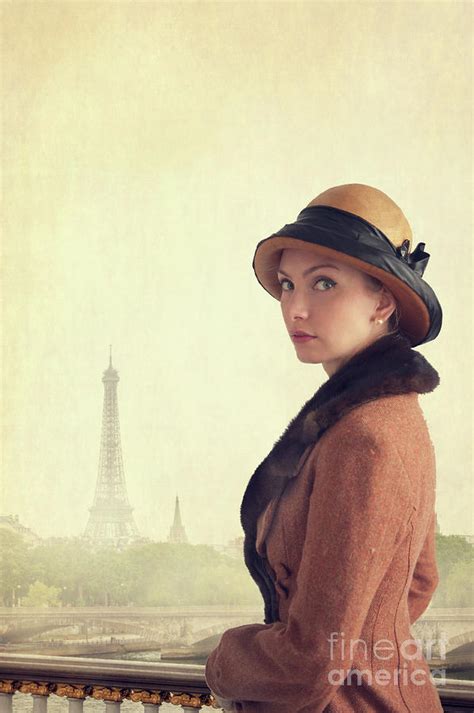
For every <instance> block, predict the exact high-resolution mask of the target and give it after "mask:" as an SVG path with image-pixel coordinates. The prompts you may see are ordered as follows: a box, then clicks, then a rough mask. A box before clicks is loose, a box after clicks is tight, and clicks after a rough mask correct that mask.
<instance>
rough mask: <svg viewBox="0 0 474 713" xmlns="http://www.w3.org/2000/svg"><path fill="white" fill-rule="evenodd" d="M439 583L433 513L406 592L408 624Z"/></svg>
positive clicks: (416, 617)
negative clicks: (408, 613)
mask: <svg viewBox="0 0 474 713" xmlns="http://www.w3.org/2000/svg"><path fill="white" fill-rule="evenodd" d="M438 584H439V572H438V567H437V564H436V521H435V513H434V511H433V515H432V517H431V520H430V524H429V528H428V532H427V535H426V539H425V542H424V544H423V548H422V550H421V552H420V555H419V557H418V560H417V563H416V566H415V570H414V572H413V579H412V582H411V585H410V591H409V593H408V610H409V612H410V624H413V623H414V622H415V621H416V620H417V619H418V618H419V617H420V616H421V615H422V614H423V612H424V611H425V609H426V608H427V606H428V604H429V603H430V601H431V599H432V597H433V594H434V592H435V590H436V588H437V586H438Z"/></svg>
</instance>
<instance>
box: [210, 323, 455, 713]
mask: <svg viewBox="0 0 474 713" xmlns="http://www.w3.org/2000/svg"><path fill="white" fill-rule="evenodd" d="M438 383H439V376H438V374H437V372H436V371H435V370H434V369H433V367H431V365H430V364H429V363H428V362H427V361H426V359H425V358H424V357H423V356H422V355H421V354H419V353H418V352H415V351H414V350H412V349H410V348H409V344H408V342H406V341H405V340H404V338H394V337H393V335H388V336H387V337H384V338H382V339H380V340H377V342H376V343H374V344H373V345H371V346H370V347H369V348H368V349H366V350H364V351H363V352H360V353H359V354H358V355H356V357H355V358H353V359H352V360H350V361H349V362H347V363H346V365H344V366H343V367H342V368H341V369H340V370H339V371H338V372H337V373H336V374H335V375H333V376H332V377H331V378H330V379H329V380H328V381H327V382H326V383H325V384H323V386H322V387H321V388H320V389H319V390H318V391H317V392H316V394H315V396H313V397H312V399H310V400H309V401H308V402H307V403H306V404H305V406H304V407H303V408H302V409H301V411H300V413H299V414H298V415H297V416H296V417H295V418H294V419H293V421H292V422H291V423H290V424H289V426H288V428H287V429H286V431H285V433H284V434H283V435H282V437H281V438H280V439H279V441H277V443H276V444H275V445H274V447H273V449H272V451H271V452H270V454H269V455H268V456H267V458H266V459H265V460H264V461H263V462H262V463H261V464H260V466H259V467H258V468H257V470H256V471H255V473H254V475H253V476H252V478H251V480H250V482H249V484H248V486H247V490H246V492H245V495H244V499H243V502H242V510H241V516H242V524H243V527H244V531H245V543H244V555H245V561H246V564H247V566H248V568H249V571H250V573H251V575H252V577H253V578H254V579H255V581H256V582H257V584H258V586H259V588H260V591H261V593H262V595H263V598H264V603H265V623H263V624H260V623H256V624H248V625H243V626H238V627H235V628H232V629H228V630H227V631H225V632H224V634H223V635H222V637H221V640H220V642H219V645H218V646H217V648H216V649H214V651H212V653H211V654H210V656H209V658H208V660H207V664H206V680H207V683H208V685H209V687H210V688H211V690H212V691H214V692H215V693H216V694H217V695H218V696H221V697H223V698H226V699H232V700H233V701H234V707H235V710H238V711H243V712H244V713H320V712H321V711H325V713H358V712H359V713H372V712H373V713H384V712H387V713H388V712H391V713H398V712H400V713H401V712H402V711H404V712H406V711H410V712H411V713H435V712H436V711H439V712H441V711H442V710H443V709H442V707H441V704H440V700H439V696H438V693H437V691H436V688H435V686H434V683H433V682H432V681H431V679H430V674H429V667H428V664H427V662H426V660H425V659H424V657H423V656H422V655H421V653H420V650H419V649H417V647H416V645H415V644H414V643H413V636H412V634H411V632H410V625H411V624H412V623H413V622H414V621H415V620H416V619H417V618H418V617H419V616H420V615H421V614H422V613H423V611H424V610H425V609H426V607H427V606H428V604H429V602H430V599H431V597H432V595H433V592H434V590H435V589H436V586H437V583H438V571H437V565H436V556H435V514H434V513H435V510H434V507H435V485H436V466H435V452H434V447H433V444H432V442H431V439H430V436H429V432H428V428H427V424H426V421H425V419H424V416H423V413H422V410H421V407H420V404H419V393H424V392H427V391H432V390H433V389H434V388H435V387H436V386H437V385H438ZM410 641H411V642H412V643H411V645H410ZM349 671H352V675H349Z"/></svg>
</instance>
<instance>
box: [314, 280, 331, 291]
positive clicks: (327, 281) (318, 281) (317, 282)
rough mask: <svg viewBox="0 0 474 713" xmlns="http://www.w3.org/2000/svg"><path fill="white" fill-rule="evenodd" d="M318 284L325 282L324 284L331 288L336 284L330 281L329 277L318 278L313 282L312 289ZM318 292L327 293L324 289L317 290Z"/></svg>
mask: <svg viewBox="0 0 474 713" xmlns="http://www.w3.org/2000/svg"><path fill="white" fill-rule="evenodd" d="M320 282H326V283H328V284H329V285H330V286H331V287H333V286H334V285H335V284H336V283H335V282H334V280H331V278H330V277H318V279H317V280H316V281H315V283H314V285H313V287H316V285H317V284H319V283H320ZM328 289H329V288H328ZM319 292H327V290H326V289H325V288H324V289H322V290H319Z"/></svg>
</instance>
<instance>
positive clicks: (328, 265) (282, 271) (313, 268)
mask: <svg viewBox="0 0 474 713" xmlns="http://www.w3.org/2000/svg"><path fill="white" fill-rule="evenodd" d="M321 267H333V268H334V269H335V270H339V268H338V267H337V266H336V265H331V263H329V262H328V263H325V264H323V265H313V267H308V269H307V270H305V271H304V272H303V277H306V275H309V273H310V272H314V271H315V270H319V268H321ZM278 272H281V274H282V275H285V277H290V275H288V273H286V272H284V270H280V269H278Z"/></svg>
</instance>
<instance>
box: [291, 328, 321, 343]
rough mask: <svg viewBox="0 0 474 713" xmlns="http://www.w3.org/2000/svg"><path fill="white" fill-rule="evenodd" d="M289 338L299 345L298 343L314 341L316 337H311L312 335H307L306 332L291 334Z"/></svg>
mask: <svg viewBox="0 0 474 713" xmlns="http://www.w3.org/2000/svg"><path fill="white" fill-rule="evenodd" d="M291 338H292V340H293V341H294V342H296V343H299V342H309V341H310V340H311V339H316V337H313V335H312V334H308V333H307V332H300V331H298V332H293V334H292V335H291Z"/></svg>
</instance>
